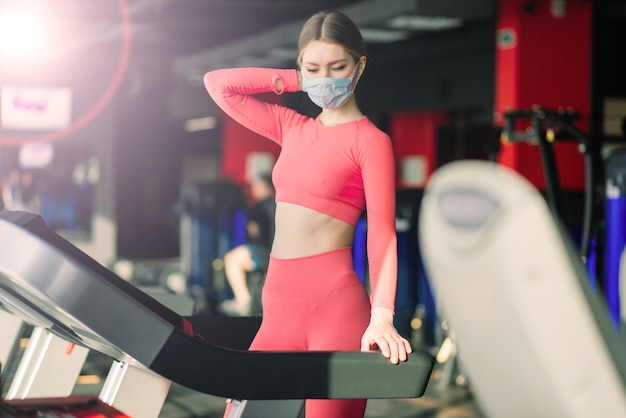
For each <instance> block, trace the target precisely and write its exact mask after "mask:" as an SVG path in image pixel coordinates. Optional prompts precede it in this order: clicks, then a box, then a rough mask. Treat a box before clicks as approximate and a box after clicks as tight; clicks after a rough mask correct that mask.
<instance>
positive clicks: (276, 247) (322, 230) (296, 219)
mask: <svg viewBox="0 0 626 418" xmlns="http://www.w3.org/2000/svg"><path fill="white" fill-rule="evenodd" d="M353 239H354V226H352V225H350V224H349V223H347V222H344V221H342V220H339V219H337V218H333V217H332V216H329V215H326V214H324V213H321V212H317V211H315V210H313V209H309V208H306V207H304V206H300V205H296V204H293V203H286V202H277V203H276V233H275V235H274V244H273V245H272V256H274V257H276V258H297V257H305V256H308V255H314V254H320V253H324V252H328V251H332V250H336V249H338V248H344V247H349V246H351V245H352V241H353Z"/></svg>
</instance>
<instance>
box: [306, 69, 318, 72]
mask: <svg viewBox="0 0 626 418" xmlns="http://www.w3.org/2000/svg"><path fill="white" fill-rule="evenodd" d="M306 71H307V73H316V72H317V68H307V70H306Z"/></svg>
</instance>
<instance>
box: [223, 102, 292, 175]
mask: <svg viewBox="0 0 626 418" xmlns="http://www.w3.org/2000/svg"><path fill="white" fill-rule="evenodd" d="M262 99H263V100H264V101H267V102H273V103H280V102H281V97H280V96H276V95H275V94H271V95H267V97H262ZM222 118H223V119H222V121H223V131H222V176H223V177H225V178H229V179H232V180H233V181H235V182H236V183H241V184H245V183H246V179H245V171H246V156H247V155H248V154H249V153H250V152H258V151H264V152H270V153H272V154H274V156H275V158H278V154H279V153H280V147H279V146H278V145H276V144H275V143H274V142H272V141H271V140H269V139H267V138H265V137H264V136H261V135H259V134H256V133H254V132H252V131H251V130H249V129H248V128H245V127H244V126H242V125H241V124H239V123H238V122H236V121H235V120H233V119H231V118H230V117H228V116H226V115H225V114H223V113H222Z"/></svg>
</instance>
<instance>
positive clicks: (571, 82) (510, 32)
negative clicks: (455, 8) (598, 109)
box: [495, 0, 592, 189]
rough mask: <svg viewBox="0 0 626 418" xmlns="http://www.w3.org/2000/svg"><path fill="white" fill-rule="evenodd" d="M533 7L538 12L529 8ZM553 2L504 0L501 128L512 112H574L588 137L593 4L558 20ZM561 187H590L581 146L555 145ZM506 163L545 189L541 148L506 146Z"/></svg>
mask: <svg viewBox="0 0 626 418" xmlns="http://www.w3.org/2000/svg"><path fill="white" fill-rule="evenodd" d="M531 3H532V4H533V5H534V10H532V11H526V10H525V9H524V6H525V5H527V4H531ZM551 3H552V2H550V1H535V2H528V1H527V0H500V1H499V2H498V22H497V34H496V36H497V39H496V71H495V73H496V89H495V91H496V97H495V115H496V123H497V124H500V123H501V122H502V121H501V119H499V116H500V115H502V113H503V112H505V111H506V110H510V109H530V108H531V107H532V106H535V105H538V106H541V107H543V108H546V109H557V108H559V107H563V108H572V109H573V110H574V111H575V112H577V113H579V114H581V116H582V118H581V120H580V121H579V123H578V124H577V127H578V128H580V129H581V130H582V131H583V132H588V129H589V116H590V107H591V52H592V51H591V41H592V34H591V30H592V25H591V22H592V10H591V2H579V1H573V2H572V1H568V2H565V6H566V8H565V14H564V16H562V17H558V16H555V15H554V14H553V13H552V11H551ZM554 149H555V155H556V159H557V166H558V172H559V177H560V181H561V186H562V188H564V189H582V188H584V162H583V157H582V155H581V154H580V153H579V152H578V151H577V143H576V142H569V141H567V142H557V143H555V144H554ZM500 162H501V163H502V164H505V165H507V166H510V167H512V168H514V169H516V170H517V171H519V172H520V173H522V174H523V175H524V176H525V177H527V178H528V179H529V180H530V181H531V182H532V183H533V184H535V186H537V187H539V188H545V182H544V177H543V172H542V169H541V162H540V158H539V152H538V147H537V146H536V145H532V144H525V143H513V144H503V146H502V152H501V155H500Z"/></svg>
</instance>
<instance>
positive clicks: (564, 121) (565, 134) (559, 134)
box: [500, 106, 599, 260]
mask: <svg viewBox="0 0 626 418" xmlns="http://www.w3.org/2000/svg"><path fill="white" fill-rule="evenodd" d="M503 116H504V126H503V127H502V129H501V131H500V132H501V140H502V141H507V142H514V141H533V142H537V145H538V147H539V154H540V157H541V166H542V168H543V174H544V177H545V182H546V198H547V200H548V202H549V204H550V209H551V210H552V211H553V212H554V214H555V215H556V216H558V217H559V218H560V219H561V220H562V221H565V219H566V216H565V209H564V206H563V205H564V203H563V193H562V191H561V188H560V182H559V175H558V170H557V165H556V158H555V156H554V148H553V143H554V141H555V140H557V139H559V140H561V139H567V140H572V139H574V140H576V141H578V150H579V151H580V152H581V153H582V154H583V156H584V162H585V196H584V213H583V219H582V232H581V239H580V251H579V254H580V256H581V257H582V258H583V260H586V259H587V257H588V255H589V242H590V240H591V230H592V227H593V225H592V224H593V221H594V220H595V219H596V217H597V215H598V214H597V211H598V209H597V208H596V207H595V205H594V196H593V193H594V187H595V184H596V180H595V177H594V174H595V165H596V164H597V160H598V158H599V155H598V153H597V152H596V148H594V147H593V146H592V143H591V140H590V139H589V138H588V137H587V136H586V135H585V134H584V133H583V132H581V131H580V129H578V128H577V127H576V126H575V125H574V121H575V120H577V119H579V118H580V115H578V114H577V113H575V112H573V110H571V109H558V110H552V109H545V108H542V107H539V106H537V107H533V108H532V109H519V110H510V111H507V112H505V113H504V115H503ZM523 121H526V122H529V123H530V126H528V127H527V128H526V129H525V130H523V131H521V130H519V129H518V128H519V123H520V122H523Z"/></svg>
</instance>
